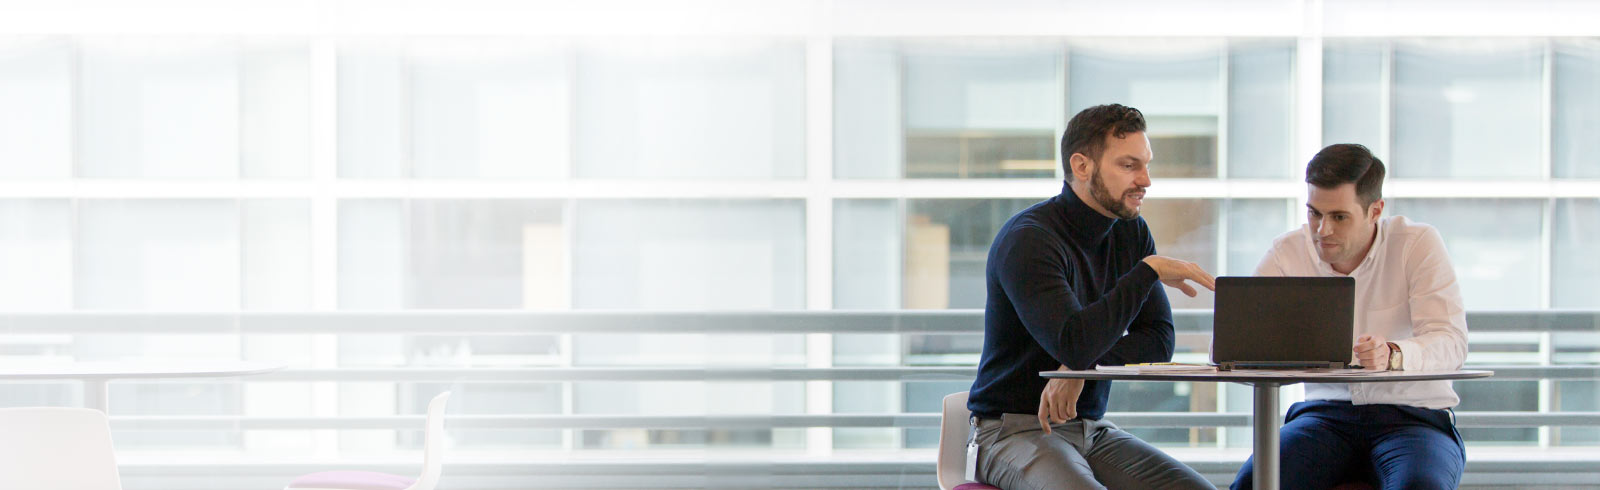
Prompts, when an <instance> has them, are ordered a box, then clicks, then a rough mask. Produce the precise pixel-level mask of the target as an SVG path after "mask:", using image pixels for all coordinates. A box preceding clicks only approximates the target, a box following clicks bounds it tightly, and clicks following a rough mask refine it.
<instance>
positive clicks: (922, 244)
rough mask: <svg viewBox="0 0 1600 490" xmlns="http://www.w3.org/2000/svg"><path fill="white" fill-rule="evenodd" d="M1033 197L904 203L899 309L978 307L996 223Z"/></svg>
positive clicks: (1030, 202)
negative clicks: (903, 238) (903, 262)
mask: <svg viewBox="0 0 1600 490" xmlns="http://www.w3.org/2000/svg"><path fill="white" fill-rule="evenodd" d="M1035 202H1037V200H1034V199H912V200H908V201H907V202H906V224H905V268H904V274H903V276H902V278H901V291H900V295H901V296H900V307H902V308H907V309H916V310H920V309H936V310H937V309H945V308H983V303H984V298H985V297H986V295H987V294H988V290H987V286H985V281H984V267H985V264H987V262H988V257H989V245H990V244H991V243H993V242H994V235H995V233H998V232H999V231H1000V225H1003V224H1005V222H1006V220H1008V219H1011V216H1012V215H1014V214H1016V213H1017V212H1018V211H1022V210H1023V209H1025V208H1027V207H1028V206H1032V205H1033V204H1034V203H1035Z"/></svg>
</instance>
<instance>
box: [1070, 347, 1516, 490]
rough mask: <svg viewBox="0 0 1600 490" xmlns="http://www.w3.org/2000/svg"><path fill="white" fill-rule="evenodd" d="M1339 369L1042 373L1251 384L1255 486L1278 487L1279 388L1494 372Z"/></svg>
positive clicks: (1476, 375)
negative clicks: (1305, 384)
mask: <svg viewBox="0 0 1600 490" xmlns="http://www.w3.org/2000/svg"><path fill="white" fill-rule="evenodd" d="M1351 371H1353V370H1338V371H1325V372H1319V371H1316V370H1304V369H1300V370H1295V369H1284V370H1279V369H1242V370H1235V371H1217V372H1203V373H1182V372H1171V373H1165V372H1143V373H1129V372H1120V373H1119V372H1106V371H1095V370H1085V371H1044V372H1042V373H1039V375H1040V376H1044V377H1046V378H1066V379H1103V380H1124V381H1201V382H1227V383H1241V384H1247V385H1251V386H1255V388H1256V389H1255V408H1254V409H1253V410H1252V411H1251V413H1250V419H1251V424H1252V426H1253V427H1254V429H1253V430H1254V439H1255V443H1254V445H1253V448H1254V450H1255V468H1254V472H1255V474H1254V477H1253V480H1254V481H1255V487H1256V488H1260V489H1263V490H1278V485H1279V481H1278V476H1279V475H1278V456H1279V455H1278V415H1279V408H1278V388H1280V387H1282V386H1284V385H1292V384H1295V383H1393V382H1399V381H1433V380H1455V379H1471V378H1487V377H1490V376H1493V375H1494V371H1470V370H1462V371H1362V372H1359V373H1356V372H1351Z"/></svg>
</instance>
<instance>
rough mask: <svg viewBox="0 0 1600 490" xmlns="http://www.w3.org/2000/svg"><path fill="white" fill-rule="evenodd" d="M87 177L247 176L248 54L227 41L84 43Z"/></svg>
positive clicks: (83, 165)
mask: <svg viewBox="0 0 1600 490" xmlns="http://www.w3.org/2000/svg"><path fill="white" fill-rule="evenodd" d="M81 56H82V60H81V63H82V64H81V67H82V70H83V71H82V72H81V73H80V75H79V76H80V77H81V82H80V83H81V84H82V86H81V89H80V90H81V93H80V95H79V98H78V102H79V103H80V104H81V107H80V108H79V111H80V112H79V114H81V115H82V119H81V120H79V121H78V124H79V128H80V131H79V133H78V134H79V136H81V138H82V141H79V142H77V148H78V150H79V153H78V155H77V156H78V158H79V160H78V165H79V171H80V175H81V176H84V177H106V178H233V177H237V176H238V175H239V154H240V153H239V128H240V117H239V116H240V103H239V101H240V97H239V93H240V88H239V87H240V85H241V83H240V74H239V65H240V62H241V56H240V54H239V50H238V49H236V48H235V45H234V44H232V43H229V42H224V41H199V42H196V41H192V40H190V41H153V40H143V39H111V38H107V39H94V40H89V41H85V42H84V43H83V44H82V54H81Z"/></svg>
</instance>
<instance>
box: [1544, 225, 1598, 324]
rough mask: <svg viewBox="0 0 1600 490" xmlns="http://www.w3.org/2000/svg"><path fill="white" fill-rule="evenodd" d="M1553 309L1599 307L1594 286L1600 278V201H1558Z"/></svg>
mask: <svg viewBox="0 0 1600 490" xmlns="http://www.w3.org/2000/svg"><path fill="white" fill-rule="evenodd" d="M1550 225H1551V228H1552V229H1551V234H1552V236H1551V239H1550V273H1551V278H1550V306H1551V307H1554V308H1597V307H1600V294H1596V293H1595V291H1594V287H1593V282H1594V278H1596V277H1600V256H1597V255H1595V253H1594V250H1595V244H1596V243H1600V199H1556V207H1555V216H1554V217H1553V219H1552V220H1551V222H1550Z"/></svg>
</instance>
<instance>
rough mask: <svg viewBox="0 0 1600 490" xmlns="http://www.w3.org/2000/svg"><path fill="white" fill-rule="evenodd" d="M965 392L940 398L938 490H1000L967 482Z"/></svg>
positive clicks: (969, 428) (967, 423)
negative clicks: (941, 402)
mask: <svg viewBox="0 0 1600 490" xmlns="http://www.w3.org/2000/svg"><path fill="white" fill-rule="evenodd" d="M971 416H972V412H968V411H967V392H965V391H963V392H960V393H951V394H949V395H945V397H944V410H943V412H942V413H940V414H939V463H938V465H937V468H938V469H937V470H936V471H937V476H938V477H939V489H940V490H1000V489H999V488H998V487H994V486H990V485H985V484H982V483H976V482H972V481H968V480H967V479H966V470H967V433H968V432H969V431H970V430H971V428H972V425H971V422H968V421H967V419H968V418H970V417H971Z"/></svg>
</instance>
